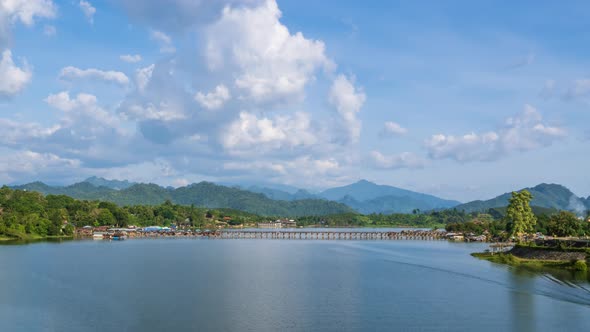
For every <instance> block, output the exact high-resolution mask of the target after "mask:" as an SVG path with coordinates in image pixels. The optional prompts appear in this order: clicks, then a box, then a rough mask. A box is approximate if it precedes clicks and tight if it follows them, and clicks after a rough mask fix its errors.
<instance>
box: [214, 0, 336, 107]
mask: <svg viewBox="0 0 590 332" xmlns="http://www.w3.org/2000/svg"><path fill="white" fill-rule="evenodd" d="M280 18H281V12H280V10H279V8H278V6H277V3H276V1H274V0H267V1H265V2H264V4H262V5H260V6H258V7H253V8H252V7H231V6H226V7H225V8H224V9H223V12H222V15H221V18H220V19H219V20H218V21H217V22H215V23H214V24H212V25H211V26H209V27H208V29H207V33H206V40H207V45H206V54H205V55H206V58H207V63H208V66H209V69H210V70H211V71H213V72H215V71H219V70H227V68H228V67H231V68H232V69H233V70H235V80H234V84H235V86H236V87H237V88H239V89H240V90H241V91H242V92H243V93H244V97H245V98H248V99H250V100H253V101H255V102H258V103H266V102H291V101H294V100H296V101H299V100H302V99H303V97H304V89H305V86H306V85H307V84H308V82H310V81H311V80H313V78H314V73H315V72H316V70H317V69H319V68H324V69H330V68H331V67H332V62H331V61H330V60H329V59H328V58H327V57H326V55H325V46H324V43H323V42H322V41H318V40H311V39H307V38H305V37H304V36H303V34H302V33H301V32H296V33H294V34H292V33H291V32H290V31H289V29H288V28H287V27H286V26H285V25H283V24H282V23H281V22H280Z"/></svg>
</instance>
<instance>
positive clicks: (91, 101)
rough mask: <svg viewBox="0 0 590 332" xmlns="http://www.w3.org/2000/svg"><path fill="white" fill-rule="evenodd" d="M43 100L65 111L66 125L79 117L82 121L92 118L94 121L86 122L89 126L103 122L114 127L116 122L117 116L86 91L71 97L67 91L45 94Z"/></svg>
mask: <svg viewBox="0 0 590 332" xmlns="http://www.w3.org/2000/svg"><path fill="white" fill-rule="evenodd" d="M45 102H46V103H47V104H48V105H50V106H52V107H54V108H57V109H58V110H61V111H63V112H65V113H66V115H67V116H66V117H65V118H64V121H65V123H66V125H70V124H71V123H73V122H77V121H78V120H80V119H82V120H83V121H86V120H88V119H92V121H94V123H88V124H87V125H90V126H95V125H98V124H105V125H108V126H112V127H114V126H116V124H117V118H116V117H114V116H113V115H111V114H110V113H109V112H107V111H105V110H104V109H102V108H101V107H99V106H98V100H97V98H96V96H94V95H91V94H88V93H79V94H77V95H76V97H75V98H73V99H72V98H70V93H69V92H68V91H62V92H60V93H57V94H51V95H49V96H47V98H45Z"/></svg>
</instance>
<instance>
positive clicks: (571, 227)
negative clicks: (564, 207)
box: [547, 211, 589, 236]
mask: <svg viewBox="0 0 590 332" xmlns="http://www.w3.org/2000/svg"><path fill="white" fill-rule="evenodd" d="M588 228H589V226H588V223H587V222H585V221H582V220H579V219H578V217H577V216H576V215H575V214H573V213H571V212H568V211H561V212H559V213H558V214H555V215H553V216H551V217H550V218H549V222H548V224H547V232H548V233H549V234H551V235H555V236H583V235H586V234H588V233H587V232H588V231H589V229H588Z"/></svg>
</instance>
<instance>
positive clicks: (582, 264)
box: [573, 260, 588, 271]
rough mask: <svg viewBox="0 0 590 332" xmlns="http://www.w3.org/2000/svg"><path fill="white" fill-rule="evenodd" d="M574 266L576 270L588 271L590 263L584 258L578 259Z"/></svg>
mask: <svg viewBox="0 0 590 332" xmlns="http://www.w3.org/2000/svg"><path fill="white" fill-rule="evenodd" d="M573 268H574V270H575V271H588V265H587V264H586V262H585V261H583V260H578V261H576V262H575V263H574V266H573Z"/></svg>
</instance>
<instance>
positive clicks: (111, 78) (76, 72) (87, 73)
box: [59, 66, 129, 85]
mask: <svg viewBox="0 0 590 332" xmlns="http://www.w3.org/2000/svg"><path fill="white" fill-rule="evenodd" d="M59 77H60V78H61V79H67V80H73V79H91V80H102V81H106V82H112V83H117V84H121V85H127V84H128V83H129V78H128V77H127V75H125V74H124V73H122V72H120V71H113V70H109V71H104V70H99V69H94V68H89V69H80V68H76V67H72V66H69V67H65V68H63V69H62V70H61V73H60V75H59Z"/></svg>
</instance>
